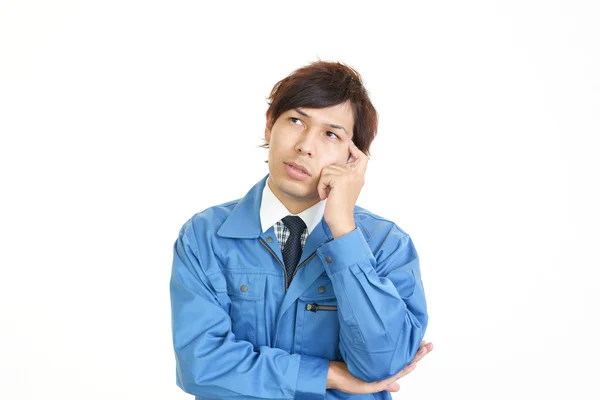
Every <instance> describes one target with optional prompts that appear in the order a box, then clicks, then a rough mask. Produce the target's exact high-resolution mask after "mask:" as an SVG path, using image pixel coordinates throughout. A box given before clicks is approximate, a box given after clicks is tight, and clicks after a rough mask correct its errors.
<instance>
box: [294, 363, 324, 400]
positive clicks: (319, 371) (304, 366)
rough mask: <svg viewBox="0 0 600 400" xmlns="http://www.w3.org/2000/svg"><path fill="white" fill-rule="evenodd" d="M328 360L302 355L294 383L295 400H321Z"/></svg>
mask: <svg viewBox="0 0 600 400" xmlns="http://www.w3.org/2000/svg"><path fill="white" fill-rule="evenodd" d="M328 372H329V360H327V359H326V358H319V357H311V356H305V355H302V356H301V357H300V367H299V369H298V382H297V383H296V396H295V397H294V399H297V400H323V399H324V398H325V390H326V388H327V374H328Z"/></svg>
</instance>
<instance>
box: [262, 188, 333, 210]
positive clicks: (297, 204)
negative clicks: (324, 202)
mask: <svg viewBox="0 0 600 400" xmlns="http://www.w3.org/2000/svg"><path fill="white" fill-rule="evenodd" d="M267 185H269V188H270V189H271V191H272V192H273V194H274V195H275V197H277V199H278V200H279V201H280V202H281V204H283V205H284V206H285V208H287V210H288V211H289V212H290V214H295V215H297V214H300V213H301V212H302V211H304V210H307V209H309V208H310V207H312V206H314V205H315V204H317V203H318V202H319V201H321V199H320V198H319V196H318V195H317V196H316V197H315V198H314V199H313V198H310V199H298V198H296V197H292V196H288V195H286V194H285V193H280V192H279V190H277V188H275V187H273V185H272V184H271V180H270V179H267Z"/></svg>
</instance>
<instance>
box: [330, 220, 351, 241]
mask: <svg viewBox="0 0 600 400" xmlns="http://www.w3.org/2000/svg"><path fill="white" fill-rule="evenodd" d="M330 229H331V234H332V235H333V238H334V239H337V238H339V237H341V236H344V235H347V234H348V233H350V232H352V231H353V230H355V229H356V225H355V224H354V222H352V223H351V224H347V225H341V226H335V227H330Z"/></svg>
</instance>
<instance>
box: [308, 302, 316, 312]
mask: <svg viewBox="0 0 600 400" xmlns="http://www.w3.org/2000/svg"><path fill="white" fill-rule="evenodd" d="M318 309H319V305H318V304H317V303H313V304H307V305H306V310H307V311H312V312H317V310H318Z"/></svg>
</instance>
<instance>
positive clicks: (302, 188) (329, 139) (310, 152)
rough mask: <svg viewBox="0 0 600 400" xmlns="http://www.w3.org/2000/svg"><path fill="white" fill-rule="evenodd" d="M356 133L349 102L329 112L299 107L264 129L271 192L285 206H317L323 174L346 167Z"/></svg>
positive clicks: (324, 109) (325, 109)
mask: <svg viewBox="0 0 600 400" xmlns="http://www.w3.org/2000/svg"><path fill="white" fill-rule="evenodd" d="M353 129H354V115H353V113H352V108H351V105H350V102H349V101H347V102H345V103H342V104H339V105H336V106H332V107H328V108H304V107H298V108H295V109H292V110H288V111H286V112H284V113H283V114H281V115H280V116H279V118H277V120H276V121H275V123H274V124H273V126H272V127H271V129H269V127H268V126H267V128H266V129H265V140H266V141H267V142H268V143H269V182H270V185H269V186H270V187H271V190H272V191H273V192H274V193H275V195H276V196H277V197H278V198H279V199H280V200H281V201H282V202H284V204H285V203H286V201H288V202H291V203H292V204H296V205H304V206H310V205H312V204H315V203H317V202H318V201H319V200H320V199H319V194H318V192H317V184H318V183H319V178H320V176H321V171H322V170H323V168H325V167H327V166H329V165H331V164H339V165H345V164H346V163H347V161H348V157H349V155H350V152H349V150H348V146H349V143H350V141H351V139H352V132H353ZM293 165H296V167H299V168H300V169H304V170H305V171H306V173H305V172H301V171H298V170H297V169H295V168H294V167H293ZM286 206H287V204H286ZM288 208H289V206H288Z"/></svg>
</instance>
